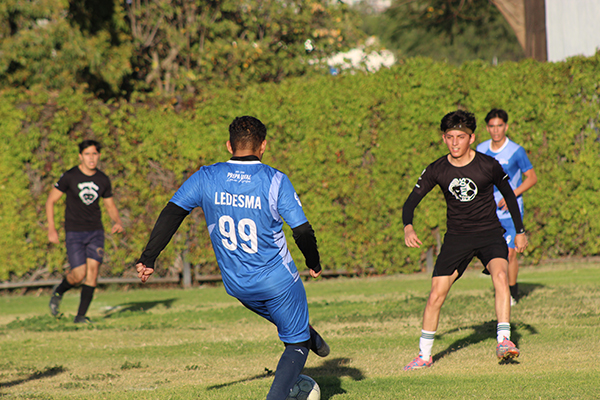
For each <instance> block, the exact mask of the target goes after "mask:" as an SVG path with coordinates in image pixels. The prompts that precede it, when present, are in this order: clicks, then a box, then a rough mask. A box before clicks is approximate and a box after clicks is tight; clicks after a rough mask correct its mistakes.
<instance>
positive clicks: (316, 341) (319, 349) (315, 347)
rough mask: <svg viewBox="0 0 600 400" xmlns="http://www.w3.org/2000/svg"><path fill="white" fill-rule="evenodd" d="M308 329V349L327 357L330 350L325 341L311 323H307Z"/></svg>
mask: <svg viewBox="0 0 600 400" xmlns="http://www.w3.org/2000/svg"><path fill="white" fill-rule="evenodd" d="M308 328H309V329H310V340H311V346H310V349H311V350H312V351H313V352H314V353H315V354H316V355H318V356H319V357H327V356H328V355H329V352H330V351H331V350H330V348H329V345H328V344H327V342H326V341H325V340H324V339H323V338H322V337H321V335H319V332H317V331H315V328H313V327H312V326H311V325H308Z"/></svg>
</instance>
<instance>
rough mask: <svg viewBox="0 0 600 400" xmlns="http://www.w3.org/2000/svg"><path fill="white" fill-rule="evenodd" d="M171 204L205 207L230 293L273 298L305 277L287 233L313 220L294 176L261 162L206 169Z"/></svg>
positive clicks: (196, 175)
mask: <svg viewBox="0 0 600 400" xmlns="http://www.w3.org/2000/svg"><path fill="white" fill-rule="evenodd" d="M171 202H173V203H175V204H177V205H178V206H179V207H181V208H183V209H185V210H188V211H191V210H192V209H193V208H196V207H201V208H202V210H203V211H204V216H205V218H206V224H207V226H208V233H209V234H210V239H211V241H212V245H213V249H214V251H215V255H216V258H217V263H218V264H219V268H220V269H221V275H222V278H223V284H224V285H225V289H226V290H227V293H229V294H230V295H232V296H234V297H236V298H238V299H240V300H266V299H272V298H274V297H275V296H277V295H279V294H281V293H282V292H284V291H285V290H287V289H289V288H290V287H291V286H292V285H293V284H294V282H296V281H297V280H298V279H299V274H298V270H297V269H296V265H295V264H294V261H293V260H292V257H291V254H290V252H289V250H288V247H287V242H286V239H285V235H284V232H283V221H284V220H285V222H286V223H287V224H288V225H289V226H290V227H291V228H295V227H297V226H299V225H302V224H303V223H305V222H307V219H306V216H305V215H304V211H303V210H302V204H301V203H300V199H299V198H298V195H297V194H296V191H295V190H294V187H293V186H292V183H291V182H290V180H289V178H288V177H287V176H286V175H285V174H283V173H282V172H280V171H278V170H276V169H274V168H272V167H270V166H268V165H265V164H262V163H261V162H260V161H234V160H229V161H227V162H222V163H217V164H213V165H209V166H204V167H202V168H200V170H199V171H198V172H196V173H195V174H194V175H192V176H191V177H190V178H189V179H188V180H187V181H185V183H184V184H183V185H182V186H181V187H180V188H179V190H178V191H177V192H176V193H175V195H174V196H173V198H172V199H171Z"/></svg>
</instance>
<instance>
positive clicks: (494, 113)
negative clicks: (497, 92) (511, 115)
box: [485, 108, 508, 124]
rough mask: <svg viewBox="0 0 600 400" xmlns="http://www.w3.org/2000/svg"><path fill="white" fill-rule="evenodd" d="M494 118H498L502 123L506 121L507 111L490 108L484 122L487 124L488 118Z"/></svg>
mask: <svg viewBox="0 0 600 400" xmlns="http://www.w3.org/2000/svg"><path fill="white" fill-rule="evenodd" d="M494 118H500V119H501V120H502V121H504V123H507V122H508V113H507V112H506V111H504V110H503V109H501V108H492V109H491V110H490V112H489V113H488V114H487V115H486V116H485V123H486V124H489V123H490V120H492V119H494Z"/></svg>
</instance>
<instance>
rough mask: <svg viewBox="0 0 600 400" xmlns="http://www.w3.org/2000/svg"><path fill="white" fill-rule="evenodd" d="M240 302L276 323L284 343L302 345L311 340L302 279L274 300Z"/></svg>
mask: <svg viewBox="0 0 600 400" xmlns="http://www.w3.org/2000/svg"><path fill="white" fill-rule="evenodd" d="M240 302H241V303H242V304H243V305H244V306H246V307H247V308H248V309H250V310H251V311H253V312H255V313H256V314H258V315H260V316H261V317H263V318H265V319H266V320H267V321H270V322H272V323H274V324H275V326H277V332H278V334H279V339H281V341H282V342H284V343H302V342H305V341H307V340H309V339H310V331H309V329H308V302H307V300H306V292H305V291H304V285H303V284H302V280H301V279H298V280H297V281H296V282H295V283H294V284H293V285H292V286H291V287H290V288H289V290H287V291H285V292H283V293H282V294H280V295H279V296H277V297H276V298H274V299H270V300H257V301H252V300H244V301H242V300H240Z"/></svg>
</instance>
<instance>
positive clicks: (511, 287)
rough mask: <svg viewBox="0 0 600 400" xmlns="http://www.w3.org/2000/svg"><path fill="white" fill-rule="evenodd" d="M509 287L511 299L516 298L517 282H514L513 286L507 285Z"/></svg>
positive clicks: (517, 294)
mask: <svg viewBox="0 0 600 400" xmlns="http://www.w3.org/2000/svg"><path fill="white" fill-rule="evenodd" d="M508 288H509V289H510V295H511V296H512V298H513V299H515V300H517V299H518V297H519V284H518V283H515V284H514V285H513V286H509V287H508Z"/></svg>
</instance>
